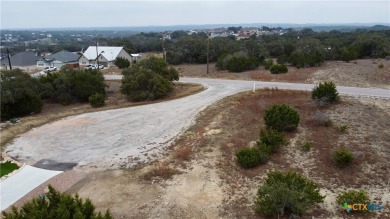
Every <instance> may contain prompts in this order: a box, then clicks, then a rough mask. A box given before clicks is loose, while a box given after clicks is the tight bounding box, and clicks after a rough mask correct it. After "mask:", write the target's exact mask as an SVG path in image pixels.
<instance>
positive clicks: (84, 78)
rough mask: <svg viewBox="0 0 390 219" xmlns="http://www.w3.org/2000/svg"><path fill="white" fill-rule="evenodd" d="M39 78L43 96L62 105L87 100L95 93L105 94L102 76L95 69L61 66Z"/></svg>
mask: <svg viewBox="0 0 390 219" xmlns="http://www.w3.org/2000/svg"><path fill="white" fill-rule="evenodd" d="M39 80H40V82H41V83H42V84H43V86H42V87H43V89H42V91H41V93H42V94H44V95H43V96H44V97H45V98H49V99H51V100H53V101H55V102H58V103H61V104H63V105H67V104H70V103H72V102H77V101H79V102H87V101H88V99H89V97H90V96H91V95H94V94H96V93H101V94H105V87H106V85H105V84H104V77H103V75H102V74H101V73H100V72H98V71H97V70H90V69H89V70H77V69H71V68H61V70H60V71H59V72H58V73H56V74H48V75H47V76H43V77H41V78H40V79H39Z"/></svg>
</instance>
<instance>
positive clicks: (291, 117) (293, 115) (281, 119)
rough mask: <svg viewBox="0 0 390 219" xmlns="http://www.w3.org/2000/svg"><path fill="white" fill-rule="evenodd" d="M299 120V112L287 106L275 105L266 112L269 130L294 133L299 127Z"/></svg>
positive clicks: (265, 119)
mask: <svg viewBox="0 0 390 219" xmlns="http://www.w3.org/2000/svg"><path fill="white" fill-rule="evenodd" d="M299 120H300V116H299V114H298V112H297V111H296V110H295V109H294V108H292V107H290V106H288V105H286V104H275V105H273V106H271V107H270V108H268V109H266V110H265V115H264V122H265V125H266V126H267V128H269V129H274V130H276V131H292V130H294V129H296V128H297V127H298V124H299Z"/></svg>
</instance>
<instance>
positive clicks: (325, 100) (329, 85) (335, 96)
mask: <svg viewBox="0 0 390 219" xmlns="http://www.w3.org/2000/svg"><path fill="white" fill-rule="evenodd" d="M311 99H312V100H314V101H315V102H316V103H318V104H319V105H326V104H330V103H335V102H338V101H339V93H338V92H337V89H336V85H335V84H334V83H333V82H324V83H320V84H319V85H317V86H315V87H314V88H313V90H312V93H311Z"/></svg>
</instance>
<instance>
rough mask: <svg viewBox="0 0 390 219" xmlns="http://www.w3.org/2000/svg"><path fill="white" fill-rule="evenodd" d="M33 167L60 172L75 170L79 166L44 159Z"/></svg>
mask: <svg viewBox="0 0 390 219" xmlns="http://www.w3.org/2000/svg"><path fill="white" fill-rule="evenodd" d="M32 166H33V167H37V168H42V169H46V170H58V171H67V170H71V169H73V167H75V166H77V163H59V162H57V161H54V160H50V159H42V160H40V161H38V162H36V163H35V164H34V165H32Z"/></svg>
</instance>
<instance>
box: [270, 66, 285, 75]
mask: <svg viewBox="0 0 390 219" xmlns="http://www.w3.org/2000/svg"><path fill="white" fill-rule="evenodd" d="M269 70H270V72H271V73H272V74H280V73H287V72H288V68H287V65H284V64H275V65H272V66H271V68H270V69H269Z"/></svg>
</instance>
